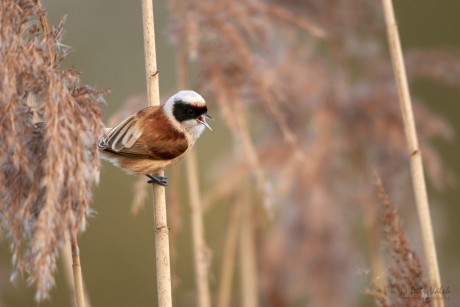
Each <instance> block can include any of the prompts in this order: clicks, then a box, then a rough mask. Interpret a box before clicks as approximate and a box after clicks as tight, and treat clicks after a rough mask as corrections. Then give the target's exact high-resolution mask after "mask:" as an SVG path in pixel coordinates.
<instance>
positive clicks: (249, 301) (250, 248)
mask: <svg viewBox="0 0 460 307" xmlns="http://www.w3.org/2000/svg"><path fill="white" fill-rule="evenodd" d="M241 193H244V196H243V199H242V204H241V206H242V212H241V224H240V238H239V251H240V280H241V291H242V292H241V294H242V295H241V296H242V302H241V306H243V307H257V306H259V297H258V287H257V267H256V260H255V259H256V251H255V245H254V227H253V218H252V210H253V206H252V204H251V201H250V191H249V186H248V185H246V186H243V188H242V191H241Z"/></svg>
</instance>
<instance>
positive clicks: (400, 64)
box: [382, 0, 444, 306]
mask: <svg viewBox="0 0 460 307" xmlns="http://www.w3.org/2000/svg"><path fill="white" fill-rule="evenodd" d="M382 4H383V8H384V14H385V21H386V25H387V34H388V43H389V46H390V53H391V59H392V64H393V70H394V75H395V79H396V85H397V88H398V96H399V102H400V107H401V113H402V117H403V123H404V130H405V134H406V139H407V144H408V148H409V154H410V161H411V163H410V165H411V175H412V181H413V189H414V195H415V201H416V204H417V212H418V216H419V221H420V228H421V232H422V240H423V245H424V248H425V255H426V260H427V264H428V272H429V275H430V281H431V286H432V287H434V288H436V289H439V288H440V287H441V278H440V274H439V268H438V261H437V256H436V247H435V242H434V235H433V227H432V223H431V216H430V208H429V203H428V195H427V191H426V184H425V177H424V172H423V163H422V155H421V151H420V148H419V145H418V139H417V131H416V128H415V120H414V114H413V111H412V103H411V98H410V93H409V85H408V82H407V76H406V70H405V67H404V59H403V54H402V49H401V43H400V39H399V33H398V25H397V23H396V20H395V15H394V10H393V3H392V1H391V0H382ZM434 304H435V306H444V302H443V301H442V300H434Z"/></svg>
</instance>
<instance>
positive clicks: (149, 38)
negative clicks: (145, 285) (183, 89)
mask: <svg viewBox="0 0 460 307" xmlns="http://www.w3.org/2000/svg"><path fill="white" fill-rule="evenodd" d="M142 14H143V26H144V47H145V63H146V73H147V91H148V100H149V104H150V105H159V104H160V95H159V86H158V70H157V63H156V50H155V27H154V22H153V0H143V1H142ZM158 175H160V176H163V175H164V172H163V171H162V172H161V173H160V174H158ZM153 195H154V196H153V198H154V208H153V212H154V223H155V254H156V257H155V258H156V270H157V291H158V292H157V294H158V306H162V307H168V306H172V295H171V263H170V257H169V228H168V222H167V215H166V195H165V189H164V187H163V186H161V185H158V184H154V185H153Z"/></svg>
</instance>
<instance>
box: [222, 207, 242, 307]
mask: <svg viewBox="0 0 460 307" xmlns="http://www.w3.org/2000/svg"><path fill="white" fill-rule="evenodd" d="M241 207H242V205H241V200H240V198H237V199H236V201H235V202H234V203H233V204H232V205H231V208H230V213H229V216H228V222H227V233H226V235H225V240H224V247H223V251H222V265H221V270H220V272H221V273H220V281H219V292H218V296H217V307H228V306H230V302H231V294H232V284H233V273H234V270H235V260H236V249H237V244H238V230H239V228H240V222H239V221H240V218H241Z"/></svg>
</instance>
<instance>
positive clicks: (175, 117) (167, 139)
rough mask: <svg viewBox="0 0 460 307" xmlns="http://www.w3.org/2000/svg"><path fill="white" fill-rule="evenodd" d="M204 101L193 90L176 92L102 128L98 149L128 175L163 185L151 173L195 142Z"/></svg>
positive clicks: (164, 182)
mask: <svg viewBox="0 0 460 307" xmlns="http://www.w3.org/2000/svg"><path fill="white" fill-rule="evenodd" d="M207 112H208V109H207V107H206V102H205V100H204V99H203V97H201V95H199V94H198V93H196V92H194V91H180V92H178V93H176V94H174V95H173V96H172V97H171V98H169V99H168V100H167V101H166V103H165V104H164V105H162V106H150V107H147V108H145V109H142V110H140V111H138V112H137V113H135V114H133V115H131V116H130V117H128V118H127V119H125V120H123V121H122V122H121V123H120V124H118V125H117V126H115V127H114V128H106V129H105V135H104V136H103V137H102V138H101V139H100V141H99V144H98V148H99V150H100V151H101V154H102V157H103V158H104V159H106V160H109V161H110V162H112V163H113V164H115V165H116V166H118V167H120V168H122V169H123V170H125V171H126V172H128V173H131V174H140V175H146V176H147V177H149V180H148V181H147V182H148V183H152V184H153V183H157V184H160V185H162V186H167V185H168V181H167V178H166V177H163V176H158V175H155V174H156V173H158V172H159V171H162V170H163V169H165V168H166V167H169V166H171V165H173V164H175V163H177V162H178V161H179V160H180V159H181V158H183V157H184V156H185V155H186V154H187V152H188V151H189V150H190V149H192V147H193V145H195V142H196V140H197V139H198V138H199V137H200V135H201V133H203V131H204V129H205V127H206V128H209V130H212V129H211V127H210V126H209V125H208V123H207V122H206V119H207V118H209V119H212V117H211V116H209V115H208V113H207Z"/></svg>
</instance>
